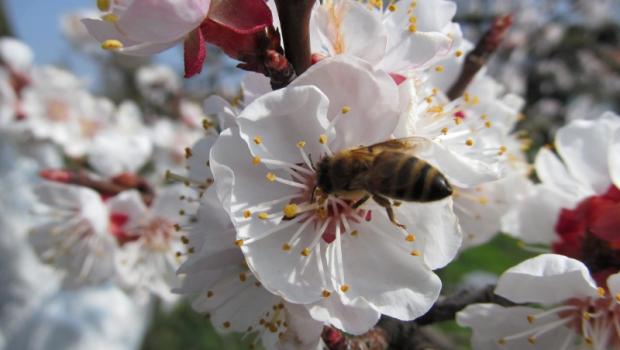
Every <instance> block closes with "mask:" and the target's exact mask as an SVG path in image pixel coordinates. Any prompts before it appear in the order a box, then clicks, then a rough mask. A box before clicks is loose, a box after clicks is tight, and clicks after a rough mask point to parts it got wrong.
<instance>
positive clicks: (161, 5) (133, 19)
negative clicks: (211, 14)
mask: <svg viewBox="0 0 620 350" xmlns="http://www.w3.org/2000/svg"><path fill="white" fill-rule="evenodd" d="M210 2H211V1H210V0H185V1H178V0H134V1H132V2H131V3H130V4H129V6H128V7H127V8H125V9H124V10H123V12H122V13H121V14H120V18H119V19H118V21H117V22H116V23H115V25H116V27H117V28H118V29H119V31H122V32H123V33H125V34H126V35H127V36H128V37H130V38H131V39H133V40H136V41H140V42H159V43H163V42H170V41H177V40H178V39H180V38H182V37H184V36H185V35H186V34H187V33H189V32H191V31H192V30H194V29H196V28H198V26H200V23H202V21H203V20H204V18H205V17H206V16H207V12H208V11H209V5H210Z"/></svg>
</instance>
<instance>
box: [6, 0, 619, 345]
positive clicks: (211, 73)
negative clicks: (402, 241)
mask: <svg viewBox="0 0 620 350" xmlns="http://www.w3.org/2000/svg"><path fill="white" fill-rule="evenodd" d="M457 4H458V8H459V9H458V13H457V17H456V20H455V21H456V22H458V23H460V24H461V25H462V28H463V32H464V35H465V37H466V38H468V39H469V40H471V41H473V42H476V40H477V39H478V38H479V37H480V35H481V33H482V32H484V31H485V30H486V29H487V28H488V27H489V24H490V22H491V21H492V20H493V19H494V18H495V17H496V16H498V15H502V14H506V13H511V14H513V15H514V24H513V26H512V28H511V30H510V32H509V34H508V37H507V39H506V40H505V42H504V44H503V45H502V47H501V48H500V50H499V51H498V52H497V54H496V55H495V56H494V57H493V59H492V60H491V62H490V63H489V65H488V67H487V69H488V71H489V72H490V74H491V76H493V77H495V78H496V79H497V80H498V81H499V82H500V83H502V84H503V85H505V87H506V89H507V91H510V92H514V93H517V94H519V95H521V96H524V98H525V99H526V105H525V107H524V109H523V111H522V112H523V118H522V120H521V121H520V125H519V129H521V130H523V131H522V133H523V138H524V139H528V140H529V141H530V142H529V146H530V147H529V151H530V152H531V153H530V154H533V153H534V152H535V151H536V150H537V149H538V148H540V147H542V146H544V145H546V144H549V143H550V142H551V140H552V138H553V134H554V131H555V130H556V129H557V128H558V127H559V126H561V125H563V124H564V123H565V122H566V121H567V120H572V119H580V118H595V117H597V116H599V115H600V114H601V113H602V112H603V111H605V110H616V111H617V110H620V25H619V24H620V2H619V1H617V0H460V1H457ZM94 5H95V1H87V0H55V1H50V0H0V36H12V37H15V38H17V39H19V40H22V41H23V42H24V43H26V44H27V45H28V46H29V47H30V48H31V49H32V51H33V53H34V64H35V65H37V66H44V65H53V66H57V67H61V68H63V69H66V70H69V71H71V72H73V73H74V74H75V75H76V76H78V77H79V79H80V80H82V81H83V83H84V84H85V86H87V87H88V89H89V90H90V91H91V92H92V93H93V94H94V95H97V96H106V97H108V98H110V99H111V100H112V101H115V102H117V103H118V102H121V101H122V100H123V99H127V98H129V99H133V100H135V101H138V104H139V105H140V107H141V108H142V109H143V110H144V111H146V112H147V114H148V113H174V111H170V110H168V108H169V104H168V102H169V101H170V100H169V99H168V98H166V97H165V96H164V98H163V100H162V99H160V100H158V99H151V98H149V96H148V95H145V94H144V93H142V92H141V86H140V81H139V79H138V78H137V75H136V74H137V72H138V70H139V69H140V68H141V67H144V66H146V65H149V64H151V63H159V64H163V65H166V66H168V67H170V68H171V70H172V72H175V73H176V76H177V77H181V76H182V69H183V67H182V62H183V60H182V52H181V49H180V48H178V47H177V48H175V49H172V50H169V51H166V52H165V53H163V54H160V55H157V56H155V57H152V58H149V59H142V58H130V59H129V58H127V57H118V56H116V55H114V54H110V53H108V52H103V51H102V50H100V49H99V44H98V43H97V42H95V41H92V40H91V39H90V38H89V37H88V35H87V33H86V32H85V30H84V28H83V27H82V25H81V23H80V22H79V19H80V18H81V17H84V16H93V14H94V16H97V12H96V9H95V7H94ZM235 64H236V63H235V62H233V61H231V60H230V59H228V58H226V57H224V55H221V54H220V53H219V52H218V51H217V49H212V48H209V52H208V60H207V62H206V66H205V70H204V71H203V74H201V75H199V76H197V77H196V78H193V79H190V80H183V81H182V82H179V84H181V87H180V88H179V91H182V94H183V96H184V98H186V99H188V100H191V101H194V102H196V103H198V104H200V103H201V102H200V101H202V100H204V99H205V98H206V97H207V96H209V95H212V94H218V95H220V96H223V97H224V98H225V99H227V100H229V101H233V100H234V99H235V97H236V96H238V95H239V91H240V87H239V84H240V81H241V79H242V76H243V72H242V71H240V70H238V69H236V68H235ZM177 79H178V78H177ZM172 80H173V81H174V80H175V79H174V78H173V79H172ZM168 81H169V80H163V82H162V83H161V84H164V85H165V84H166V83H167V82H168ZM173 84H176V83H173ZM164 90H165V89H164ZM158 101H159V102H158ZM0 146H2V145H0ZM2 147H3V146H2ZM0 153H1V152H0ZM9 167H11V166H9ZM5 174H6V173H5ZM3 176H4V175H3ZM3 179H4V180H3V185H2V186H0V189H4V190H3V192H0V196H4V197H5V198H8V195H7V193H8V191H9V189H7V187H8V186H11V187H15V186H16V185H15V184H18V183H19V181H22V180H23V181H25V180H24V179H13V180H11V181H12V182H10V181H9V180H8V177H4V178H3ZM9 184H10V185H9ZM18 196H19V195H18ZM0 205H1V206H0V211H5V212H10V211H11V210H12V209H13V208H12V206H17V204H16V203H15V202H11V203H7V201H6V200H5V201H0ZM22 226H23V225H22ZM7 227H10V230H19V229H22V230H23V229H24V228H23V227H21V226H20V227H19V228H16V227H18V226H15V225H13V226H7V225H5V226H1V225H0V229H1V228H3V229H4V230H8V229H7ZM0 234H5V232H0ZM16 237H21V236H20V235H17V236H16ZM16 239H21V238H16ZM11 244H12V245H11V248H10V249H9V248H3V249H2V251H0V256H1V258H0V263H1V264H2V265H0V266H1V267H0V349H2V348H3V347H6V349H19V348H28V349H45V348H54V347H53V344H38V345H37V344H35V343H33V341H32V339H37V337H39V338H40V339H49V334H53V332H65V333H63V334H65V335H66V336H76V337H77V336H80V337H84V335H83V334H82V333H80V332H82V331H84V332H87V333H88V332H90V333H88V337H90V338H89V341H92V344H98V345H93V348H99V347H100V348H102V349H105V348H114V349H116V348H118V349H128V348H132V347H138V348H142V349H244V348H248V346H249V344H248V342H247V341H245V340H244V339H241V337H238V336H230V337H224V338H222V337H220V336H218V335H216V334H215V333H214V331H213V330H212V329H211V327H210V325H209V321H208V319H207V318H205V317H204V316H201V315H199V314H197V313H195V312H193V311H192V310H191V307H189V306H188V304H187V303H186V302H184V301H180V302H177V303H175V304H173V305H168V304H157V303H155V304H154V305H150V306H149V307H142V308H140V307H137V306H135V305H130V302H129V301H128V300H126V299H125V298H124V297H123V296H122V295H119V294H118V292H117V291H105V290H103V291H102V290H91V291H87V292H85V293H81V294H78V293H74V292H65V293H64V294H62V295H58V294H56V286H55V285H54V283H55V282H53V281H54V279H53V278H51V277H49V276H51V274H52V272H50V271H48V269H47V268H42V267H41V266H39V265H37V264H38V263H37V261H36V258H34V256H32V253H31V252H30V253H29V252H28V251H27V250H28V249H29V248H28V247H27V245H26V244H25V243H23V242H22V243H20V242H18V241H12V242H11ZM517 245H518V242H516V241H515V240H513V239H512V238H509V237H507V236H504V235H500V236H497V238H495V239H494V240H492V241H491V242H489V243H488V244H485V245H483V246H479V247H476V248H473V249H471V250H468V251H465V252H464V253H463V254H462V255H461V256H460V257H459V259H458V261H455V262H454V263H452V264H450V265H449V266H448V267H447V268H445V269H444V270H442V271H440V276H441V277H442V280H443V281H444V285H445V289H444V292H445V293H449V292H450V291H453V290H455V289H457V288H459V287H462V286H463V285H484V284H486V283H493V282H494V281H495V278H496V277H497V275H498V274H500V273H501V272H503V271H504V270H505V269H506V268H508V267H510V266H512V265H514V264H515V263H516V262H518V261H522V260H523V259H525V258H526V257H529V256H531V255H533V253H531V252H528V251H527V250H523V249H516V247H517ZM20 249H22V250H23V251H20ZM16 266H18V267H16ZM128 303H129V304H128ZM78 305H79V306H78ZM111 305H114V306H115V307H111ZM72 308H76V309H77V308H79V310H73V309H72ZM69 313H70V314H71V315H80V317H83V319H81V320H80V319H78V320H76V319H73V320H71V319H69V317H68V316H67V315H68V314H69ZM71 317H75V316H71ZM53 321H57V322H59V323H60V324H61V326H58V327H57V328H55V327H56V326H54V325H52V323H53ZM119 325H121V327H120V328H122V329H121V330H119V329H118V328H119ZM88 327H92V328H93V329H94V328H97V329H99V330H101V329H104V330H105V331H103V332H102V331H90V330H88V329H87V328H88ZM439 328H441V329H442V330H445V331H449V332H451V333H452V334H455V339H452V340H449V342H451V344H453V345H454V344H468V343H469V341H468V333H467V330H464V329H459V328H458V327H456V326H455V325H454V324H453V323H447V324H444V325H441V326H439ZM84 329H86V330H84ZM78 330H81V331H78ZM78 334H79V335H78ZM46 336H48V337H47V338H46ZM102 338H113V339H116V341H117V342H116V343H114V345H110V344H111V343H107V345H106V344H105V343H101V339H102ZM26 340H30V342H28V341H26ZM33 344H34V345H33ZM102 344H103V345H102ZM22 346H23V347H22ZM37 346H39V347H37ZM97 346H99V347H97ZM454 346H456V345H454ZM460 346H461V347H462V348H467V347H466V345H460Z"/></svg>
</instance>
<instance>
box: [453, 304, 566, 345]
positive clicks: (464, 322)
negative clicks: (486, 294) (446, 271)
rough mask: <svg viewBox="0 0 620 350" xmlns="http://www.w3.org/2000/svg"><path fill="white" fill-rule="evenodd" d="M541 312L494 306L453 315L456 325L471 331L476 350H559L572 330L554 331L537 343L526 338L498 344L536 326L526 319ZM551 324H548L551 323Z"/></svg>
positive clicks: (557, 328) (474, 305) (530, 309)
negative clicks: (504, 338)
mask: <svg viewBox="0 0 620 350" xmlns="http://www.w3.org/2000/svg"><path fill="white" fill-rule="evenodd" d="M542 311H544V310H541V309H535V308H532V307H523V306H515V307H503V306H499V305H495V304H473V305H469V306H467V307H466V308H465V309H463V310H461V311H459V312H458V313H457V314H456V322H457V323H458V324H459V325H460V326H462V327H469V328H471V329H472V331H473V333H474V334H473V336H472V339H471V345H472V348H473V349H476V350H522V349H532V350H546V349H561V348H562V346H563V344H564V342H565V341H566V338H568V337H569V335H570V333H572V330H570V329H569V328H567V327H556V328H555V329H552V330H550V331H547V332H544V333H543V334H542V335H540V336H538V337H536V343H534V344H532V343H530V342H529V341H528V337H527V336H523V337H520V338H518V339H513V340H510V341H506V343H505V344H500V343H499V340H500V339H501V338H503V337H508V336H511V335H515V334H518V333H521V332H524V331H526V330H530V329H533V328H534V327H538V326H539V325H537V324H534V325H532V324H531V323H530V322H528V315H535V314H537V313H540V312H542ZM550 321H551V320H550Z"/></svg>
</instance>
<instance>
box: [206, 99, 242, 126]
mask: <svg viewBox="0 0 620 350" xmlns="http://www.w3.org/2000/svg"><path fill="white" fill-rule="evenodd" d="M203 107H204V110H205V113H207V114H208V115H212V114H215V115H216V116H217V121H218V126H219V128H220V130H226V129H228V128H232V127H235V126H237V121H236V119H237V112H236V111H235V110H234V108H233V106H231V105H230V103H228V101H226V100H225V99H223V98H222V97H220V96H218V95H211V96H209V97H207V99H206V100H205V101H204V103H203Z"/></svg>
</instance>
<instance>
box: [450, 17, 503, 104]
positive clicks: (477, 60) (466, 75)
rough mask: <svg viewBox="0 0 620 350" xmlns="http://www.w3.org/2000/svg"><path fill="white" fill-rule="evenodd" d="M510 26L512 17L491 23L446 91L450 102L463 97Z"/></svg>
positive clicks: (498, 19)
mask: <svg viewBox="0 0 620 350" xmlns="http://www.w3.org/2000/svg"><path fill="white" fill-rule="evenodd" d="M511 24H512V15H506V16H501V17H498V18H496V19H495V20H494V21H493V24H492V25H491V28H490V29H489V30H488V31H487V32H486V33H484V35H483V36H482V38H480V41H478V43H477V44H476V47H474V49H473V50H472V51H470V52H469V53H468V54H467V56H466V57H465V63H464V64H463V69H462V70H461V74H460V75H459V77H458V79H457V80H456V82H454V84H453V85H452V86H451V87H450V89H449V90H448V93H447V95H448V98H449V99H450V100H455V99H457V98H459V97H461V95H463V93H464V92H465V89H467V86H469V83H471V81H472V79H474V76H476V73H478V71H480V69H481V68H482V67H483V66H484V65H485V64H486V63H487V61H488V60H489V58H490V57H491V55H492V54H493V53H494V52H495V50H497V48H498V47H499V45H500V44H501V43H502V40H503V39H504V36H505V34H506V32H507V31H508V28H510V25H511Z"/></svg>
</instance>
